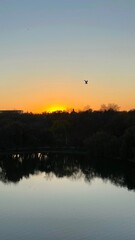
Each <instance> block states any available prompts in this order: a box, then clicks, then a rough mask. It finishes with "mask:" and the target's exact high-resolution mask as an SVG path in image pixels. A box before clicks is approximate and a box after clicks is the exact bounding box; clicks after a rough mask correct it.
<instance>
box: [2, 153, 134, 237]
mask: <svg viewBox="0 0 135 240" xmlns="http://www.w3.org/2000/svg"><path fill="white" fill-rule="evenodd" d="M8 161H9V160H6V161H5V160H1V172H0V176H1V182H0V239H2V240H15V239H17V240H26V239H29V240H37V239H38V240H43V239H47V240H54V239H55V240H84V239H93V240H108V239H113V240H114V239H115V240H134V239H135V228H134V223H135V191H134V188H133V186H134V174H133V173H134V171H133V172H132V171H131V173H132V174H131V179H129V176H130V174H129V172H127V171H126V167H125V169H122V170H121V167H120V168H119V170H118V171H116V170H115V169H114V170H113V171H112V165H109V164H108V166H105V165H104V164H101V165H102V166H101V167H100V170H99V169H97V170H96V168H95V167H93V166H91V164H88V162H87V163H85V164H84V161H82V162H81V163H80V162H79V160H78V159H68V158H65V157H63V159H60V160H58V159H55V160H54V159H49V160H46V158H45V159H44V161H41V160H40V164H39V159H36V160H34V161H33V160H32V161H33V164H34V166H33V165H31V162H32V161H31V160H30V161H29V160H28V159H27V161H26V162H25V163H24V161H23V160H22V159H21V161H20V160H18V159H12V160H11V161H10V163H9V162H8ZM9 165H10V168H9ZM109 166H110V167H109ZM103 168H104V169H105V171H104V170H103V171H102V169H103ZM9 169H10V170H11V171H9ZM107 169H108V171H109V169H110V171H109V173H108V172H107ZM129 170H130V169H129ZM131 170H133V167H131ZM131 186H132V187H131Z"/></svg>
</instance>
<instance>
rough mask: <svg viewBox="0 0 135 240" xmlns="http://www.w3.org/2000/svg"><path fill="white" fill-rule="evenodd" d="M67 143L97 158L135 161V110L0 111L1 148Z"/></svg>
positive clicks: (48, 145) (61, 145)
mask: <svg viewBox="0 0 135 240" xmlns="http://www.w3.org/2000/svg"><path fill="white" fill-rule="evenodd" d="M65 146H66V147H68V146H69V147H71V146H73V147H77V148H80V149H81V148H83V149H86V150H87V151H88V152H89V154H90V155H91V156H92V157H93V158H109V157H110V158H113V159H123V160H135V110H131V111H128V112H127V111H116V110H113V109H108V110H104V111H92V110H87V111H82V112H78V113H77V112H74V111H73V112H71V113H68V112H55V113H44V114H31V113H22V114H20V113H18V114H17V113H13V114H12V113H10V114H7V113H5V114H4V113H1V114H0V149H1V151H7V150H8V149H12V148H26V147H27V148H29V147H33V148H38V147H65Z"/></svg>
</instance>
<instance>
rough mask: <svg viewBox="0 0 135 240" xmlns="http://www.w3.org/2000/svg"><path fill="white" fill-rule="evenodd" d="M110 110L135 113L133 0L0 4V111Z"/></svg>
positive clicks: (7, 0)
mask: <svg viewBox="0 0 135 240" xmlns="http://www.w3.org/2000/svg"><path fill="white" fill-rule="evenodd" d="M83 79H89V84H88V85H85V84H84V82H83ZM108 103H115V104H118V105H119V106H120V107H121V110H123V109H125V110H127V109H133V108H135V1H134V0H23V1H22V0H0V109H22V110H24V111H32V112H42V111H45V110H46V109H48V108H49V106H54V105H60V106H65V107H67V108H75V109H76V108H78V109H84V107H86V106H90V107H91V108H92V109H99V108H100V106H101V104H108Z"/></svg>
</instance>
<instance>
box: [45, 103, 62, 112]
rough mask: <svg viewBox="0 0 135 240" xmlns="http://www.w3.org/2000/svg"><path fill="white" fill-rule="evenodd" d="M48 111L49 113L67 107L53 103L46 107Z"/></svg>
mask: <svg viewBox="0 0 135 240" xmlns="http://www.w3.org/2000/svg"><path fill="white" fill-rule="evenodd" d="M46 111H47V112H49V113H52V112H57V111H66V107H65V106H62V105H51V106H48V107H47V108H46Z"/></svg>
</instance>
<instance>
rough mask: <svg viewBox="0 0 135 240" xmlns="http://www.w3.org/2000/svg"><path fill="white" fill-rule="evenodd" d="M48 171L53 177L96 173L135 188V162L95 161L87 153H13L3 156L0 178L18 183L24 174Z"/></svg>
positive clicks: (90, 177)
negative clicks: (82, 154)
mask: <svg viewBox="0 0 135 240" xmlns="http://www.w3.org/2000/svg"><path fill="white" fill-rule="evenodd" d="M40 172H44V173H45V175H46V177H47V178H49V179H51V178H52V176H53V175H55V176H56V177H57V178H62V177H67V178H71V179H80V178H84V179H85V181H86V182H88V183H89V182H91V180H92V179H93V178H95V177H99V178H102V179H103V180H104V181H107V180H109V181H111V182H112V183H113V184H115V185H117V186H122V187H126V188H128V189H129V190H135V165H134V164H131V163H128V164H127V163H120V162H119V163H118V162H111V161H110V160H108V161H103V160H102V161H99V160H98V161H92V160H91V159H89V158H88V157H86V156H81V155H65V154H47V153H31V154H23V153H22V154H12V155H1V156H0V181H2V182H4V183H9V182H13V183H17V182H19V181H20V180H21V179H22V178H23V177H25V178H29V177H30V175H35V174H39V173H40Z"/></svg>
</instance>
